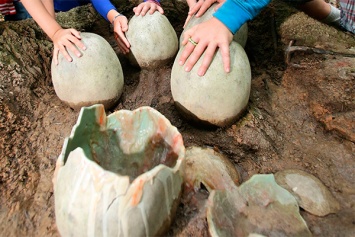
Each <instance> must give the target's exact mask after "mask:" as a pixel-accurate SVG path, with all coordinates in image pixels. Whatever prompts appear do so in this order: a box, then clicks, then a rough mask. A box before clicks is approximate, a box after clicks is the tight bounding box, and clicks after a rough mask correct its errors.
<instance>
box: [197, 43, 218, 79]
mask: <svg viewBox="0 0 355 237" xmlns="http://www.w3.org/2000/svg"><path fill="white" fill-rule="evenodd" d="M216 50H217V45H216V44H210V45H209V46H208V47H207V49H206V51H205V55H204V57H203V61H202V64H201V66H200V68H199V69H198V71H197V74H198V75H199V76H200V77H202V76H203V75H205V73H206V71H207V69H208V68H209V66H210V65H211V62H212V60H213V57H214V55H215V53H216Z"/></svg>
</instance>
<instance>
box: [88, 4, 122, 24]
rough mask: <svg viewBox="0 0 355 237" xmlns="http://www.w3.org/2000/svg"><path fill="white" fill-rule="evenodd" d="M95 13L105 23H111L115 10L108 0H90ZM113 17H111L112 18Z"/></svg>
mask: <svg viewBox="0 0 355 237" xmlns="http://www.w3.org/2000/svg"><path fill="white" fill-rule="evenodd" d="M91 3H92V5H93V6H94V8H95V9H96V11H97V12H98V13H99V14H100V15H101V16H102V17H103V18H105V19H106V20H107V21H109V22H111V21H112V19H113V17H114V15H115V14H117V10H116V8H115V6H114V5H112V3H111V2H110V1H109V0H91ZM112 15H113V16H112Z"/></svg>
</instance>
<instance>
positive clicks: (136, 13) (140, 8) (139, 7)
mask: <svg viewBox="0 0 355 237" xmlns="http://www.w3.org/2000/svg"><path fill="white" fill-rule="evenodd" d="M142 8H143V6H142V5H141V4H140V5H138V6H137V7H135V8H133V11H134V14H135V15H136V16H138V15H139V14H140V13H141V11H142Z"/></svg>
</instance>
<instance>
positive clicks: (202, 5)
mask: <svg viewBox="0 0 355 237" xmlns="http://www.w3.org/2000/svg"><path fill="white" fill-rule="evenodd" d="M224 1H225V0H198V1H197V2H196V1H195V0H189V1H188V5H189V8H190V9H189V12H188V14H187V18H186V20H185V24H184V26H183V28H185V26H186V25H187V23H188V22H189V21H190V19H191V17H192V16H193V15H195V17H197V18H198V17H200V16H202V15H203V14H204V13H205V12H206V11H207V10H208V9H209V8H210V7H211V6H212V5H213V4H214V3H215V2H218V5H217V6H216V7H215V9H214V10H215V11H217V9H218V8H219V7H220V6H221V5H222V4H223V3H224Z"/></svg>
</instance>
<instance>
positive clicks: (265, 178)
mask: <svg viewBox="0 0 355 237" xmlns="http://www.w3.org/2000/svg"><path fill="white" fill-rule="evenodd" d="M208 203H209V206H208V207H207V222H208V226H209V232H210V234H211V236H212V237H215V236H231V237H233V236H238V237H239V236H240V237H244V236H245V237H247V236H249V235H250V234H259V235H265V236H300V237H305V236H311V232H310V231H309V229H308V227H307V224H306V222H305V221H304V220H303V218H302V216H301V215H300V213H299V207H298V204H297V202H296V200H295V198H294V197H293V196H292V195H291V194H290V193H289V192H288V191H287V190H286V189H284V188H282V187H281V186H279V185H277V183H276V182H275V179H274V175H272V174H270V175H254V176H253V177H252V178H250V179H249V180H248V181H246V182H245V183H243V184H241V185H240V186H239V187H236V186H235V187H232V188H230V189H229V190H228V189H226V190H213V191H212V192H211V194H210V196H209V199H208Z"/></svg>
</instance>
